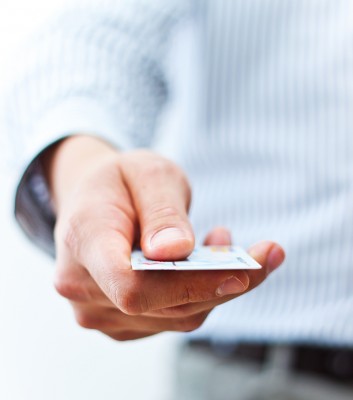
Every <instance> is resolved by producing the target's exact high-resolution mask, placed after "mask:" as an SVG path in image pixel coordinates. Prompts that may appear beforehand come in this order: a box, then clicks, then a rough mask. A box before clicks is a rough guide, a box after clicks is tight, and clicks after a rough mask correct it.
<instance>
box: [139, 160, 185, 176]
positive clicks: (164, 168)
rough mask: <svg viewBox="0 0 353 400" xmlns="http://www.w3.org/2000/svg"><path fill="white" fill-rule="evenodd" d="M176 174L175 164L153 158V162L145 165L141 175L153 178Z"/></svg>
mask: <svg viewBox="0 0 353 400" xmlns="http://www.w3.org/2000/svg"><path fill="white" fill-rule="evenodd" d="M177 172H178V171H177V166H176V165H175V164H173V163H172V162H170V161H168V160H166V159H164V158H161V157H154V158H153V160H150V161H149V162H148V163H146V166H145V167H144V169H143V174H145V175H146V176H148V177H155V176H156V175H175V174H177Z"/></svg>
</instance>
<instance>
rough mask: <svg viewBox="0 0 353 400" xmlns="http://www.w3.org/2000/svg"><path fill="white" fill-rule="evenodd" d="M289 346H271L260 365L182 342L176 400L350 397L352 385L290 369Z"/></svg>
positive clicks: (352, 397)
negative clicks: (268, 353)
mask: <svg viewBox="0 0 353 400" xmlns="http://www.w3.org/2000/svg"><path fill="white" fill-rule="evenodd" d="M290 358H291V350H290V348H286V347H284V346H277V347H274V348H273V350H272V351H271V354H270V355H269V356H268V357H267V359H266V361H265V363H264V364H262V365H261V366H260V365H259V364H257V363H256V362H252V361H244V360H237V359H236V358H234V357H233V358H231V359H227V358H226V357H220V356H218V355H217V354H216V353H214V352H212V351H207V350H205V349H202V348H201V349H200V348H195V347H192V346H190V345H189V344H188V343H184V344H182V345H181V348H180V351H179V352H178V356H177V360H176V385H175V390H174V394H175V400H353V386H349V385H346V384H340V383H335V382H331V381H329V380H328V379H325V378H321V377H315V376H314V375H310V374H305V373H298V372H294V371H291V370H290V368H289V363H290Z"/></svg>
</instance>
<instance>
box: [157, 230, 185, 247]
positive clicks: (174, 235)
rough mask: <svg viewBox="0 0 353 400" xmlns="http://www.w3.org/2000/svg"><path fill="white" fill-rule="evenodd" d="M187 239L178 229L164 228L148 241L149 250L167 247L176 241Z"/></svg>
mask: <svg viewBox="0 0 353 400" xmlns="http://www.w3.org/2000/svg"><path fill="white" fill-rule="evenodd" d="M185 239H189V237H188V236H187V234H186V233H185V232H184V231H182V230H181V229H178V228H166V229H162V230H161V231H159V232H157V233H155V234H154V235H153V236H152V237H151V240H150V246H151V248H157V247H161V246H165V245H168V244H169V243H170V242H173V241H176V240H185Z"/></svg>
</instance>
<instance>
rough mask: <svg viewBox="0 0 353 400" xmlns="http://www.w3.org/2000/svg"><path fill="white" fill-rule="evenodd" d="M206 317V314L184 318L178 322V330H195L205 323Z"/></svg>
mask: <svg viewBox="0 0 353 400" xmlns="http://www.w3.org/2000/svg"><path fill="white" fill-rule="evenodd" d="M205 319H206V315H204V314H200V315H194V316H192V317H188V318H182V319H180V320H179V321H178V322H177V330H178V331H180V332H191V331H194V330H196V329H198V328H200V326H201V325H202V324H203V322H204V321H205Z"/></svg>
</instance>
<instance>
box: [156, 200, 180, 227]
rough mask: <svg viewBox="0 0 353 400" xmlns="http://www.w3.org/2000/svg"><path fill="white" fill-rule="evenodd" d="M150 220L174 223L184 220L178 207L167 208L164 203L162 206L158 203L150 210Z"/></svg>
mask: <svg viewBox="0 0 353 400" xmlns="http://www.w3.org/2000/svg"><path fill="white" fill-rule="evenodd" d="M148 218H149V219H150V220H151V221H164V220H172V221H173V222H174V223H175V222H176V221H180V220H182V218H181V215H180V210H179V209H178V208H177V207H174V206H169V205H168V206H166V205H165V204H164V203H163V204H160V203H158V202H156V203H155V204H154V205H153V207H152V208H151V209H150V210H149V213H148Z"/></svg>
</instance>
